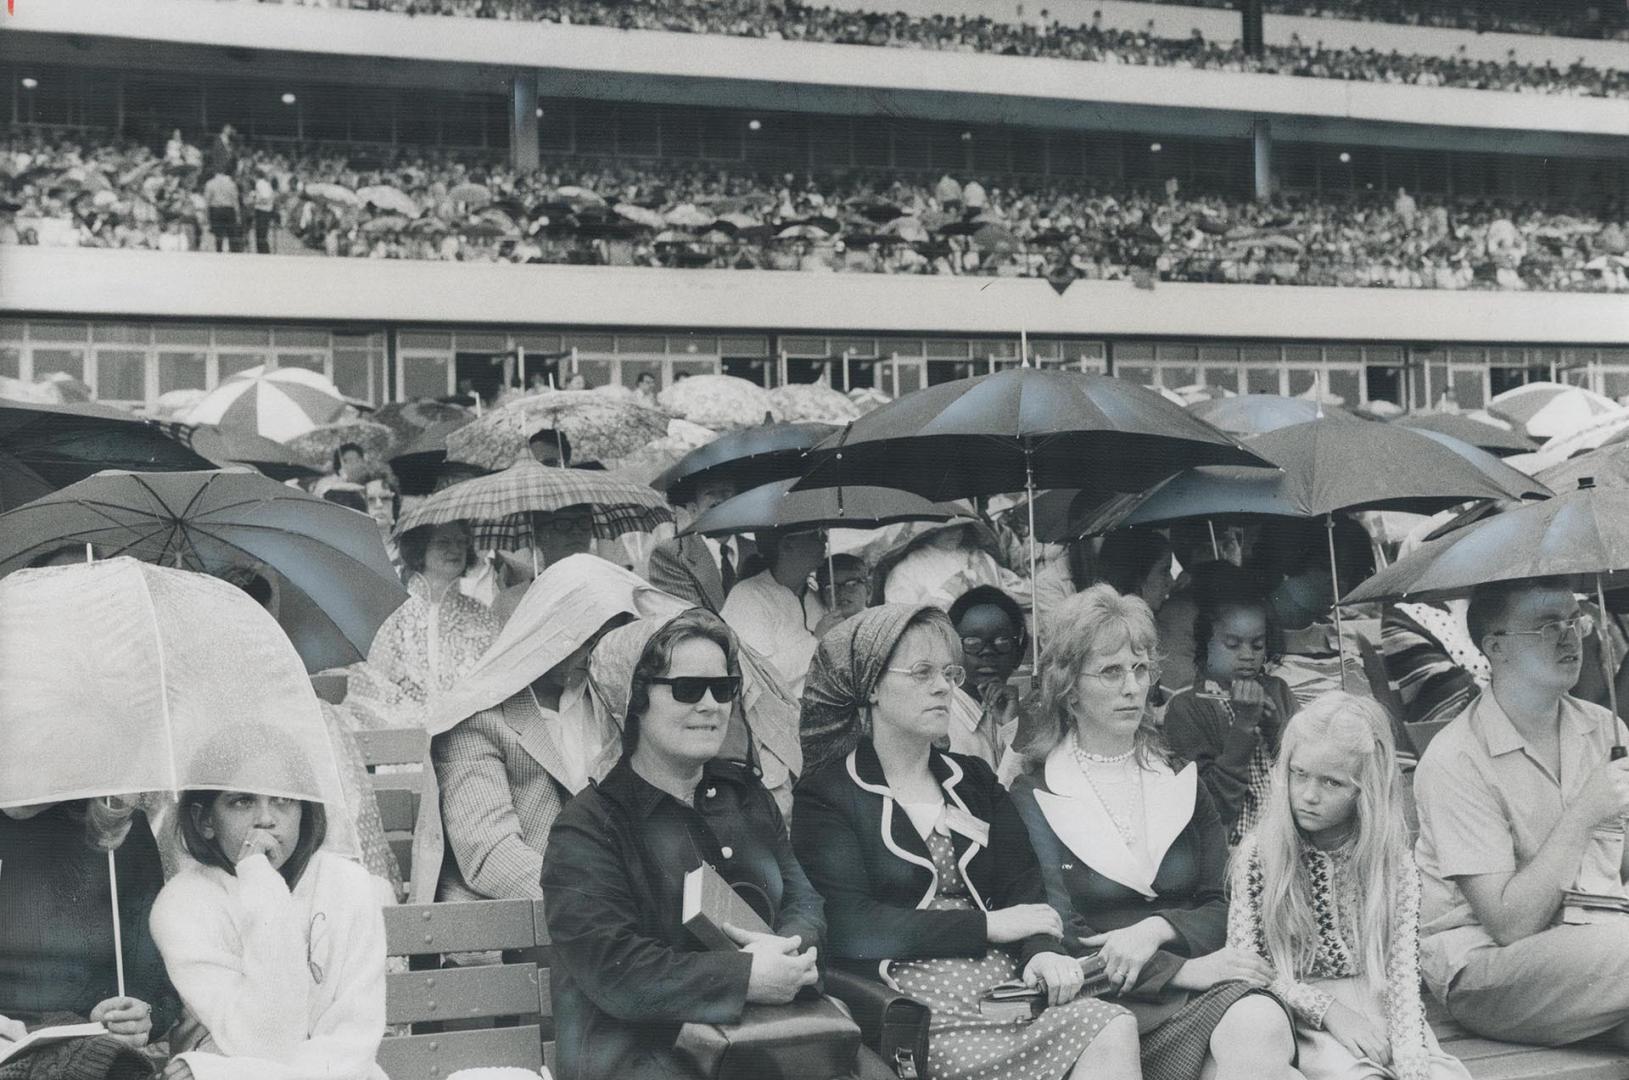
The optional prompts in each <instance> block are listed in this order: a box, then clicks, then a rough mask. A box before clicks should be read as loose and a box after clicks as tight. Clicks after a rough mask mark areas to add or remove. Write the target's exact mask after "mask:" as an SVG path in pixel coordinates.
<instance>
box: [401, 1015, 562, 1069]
mask: <svg viewBox="0 0 1629 1080" xmlns="http://www.w3.org/2000/svg"><path fill="white" fill-rule="evenodd" d="M378 1060H379V1065H380V1067H382V1068H383V1069H384V1070H385V1072H386V1074H387V1075H389V1077H390V1080H446V1077H448V1076H450V1075H451V1074H452V1073H455V1072H457V1071H458V1070H459V1069H475V1068H481V1067H483V1066H485V1067H488V1068H493V1067H497V1066H511V1067H514V1068H519V1069H530V1070H532V1071H533V1072H536V1071H537V1070H538V1069H539V1068H540V1067H541V1066H542V1064H543V1032H542V1029H541V1028H539V1027H537V1026H536V1025H533V1026H530V1027H513V1028H482V1029H481V1030H479V1031H448V1032H443V1033H441V1034H436V1035H403V1036H400V1037H398V1038H394V1039H386V1040H385V1041H384V1043H383V1044H381V1045H380V1047H379V1059H378Z"/></svg>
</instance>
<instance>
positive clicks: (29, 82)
mask: <svg viewBox="0 0 1629 1080" xmlns="http://www.w3.org/2000/svg"><path fill="white" fill-rule="evenodd" d="M39 85H40V81H39V80H38V79H36V78H34V76H32V75H25V76H23V89H24V90H32V89H34V88H35V87H37V86H39Z"/></svg>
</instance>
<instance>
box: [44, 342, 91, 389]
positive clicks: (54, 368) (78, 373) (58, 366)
mask: <svg viewBox="0 0 1629 1080" xmlns="http://www.w3.org/2000/svg"><path fill="white" fill-rule="evenodd" d="M59 371H60V372H62V373H63V374H65V375H72V376H73V377H74V378H76V379H83V378H84V377H85V350H83V349H35V350H34V381H35V382H38V381H39V380H41V379H43V378H45V377H46V376H47V375H55V374H56V373H57V372H59Z"/></svg>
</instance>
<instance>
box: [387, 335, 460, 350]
mask: <svg viewBox="0 0 1629 1080" xmlns="http://www.w3.org/2000/svg"><path fill="white" fill-rule="evenodd" d="M399 340H400V342H401V347H402V348H403V349H404V350H406V349H450V348H452V335H451V334H403V335H401V338H400V339H399Z"/></svg>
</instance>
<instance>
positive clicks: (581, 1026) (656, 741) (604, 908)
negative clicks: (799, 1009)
mask: <svg viewBox="0 0 1629 1080" xmlns="http://www.w3.org/2000/svg"><path fill="white" fill-rule="evenodd" d="M590 678H591V680H592V682H593V684H594V686H595V688H596V693H597V694H598V695H599V696H600V697H601V699H602V700H603V701H604V702H605V703H606V705H607V707H608V708H609V709H610V710H611V711H612V713H613V714H614V715H616V716H617V717H618V718H619V720H620V722H621V727H622V738H621V746H622V755H621V758H620V760H618V762H617V764H616V766H615V767H614V768H612V769H611V771H610V773H609V774H608V775H607V776H606V777H605V779H604V780H602V781H600V782H599V783H598V784H596V785H595V786H594V787H593V788H590V789H588V790H586V791H584V792H582V793H581V794H580V795H578V796H577V797H576V798H575V799H573V800H572V801H571V803H570V804H569V805H568V806H567V807H566V808H565V810H564V811H563V812H562V813H561V814H560V816H559V819H558V820H557V821H556V822H555V824H554V827H553V829H551V830H550V834H549V842H548V848H547V852H546V854H545V857H544V860H543V873H542V891H543V896H544V900H545V901H546V902H545V905H544V908H545V911H546V913H547V916H548V922H549V935H550V938H551V940H552V941H553V944H554V963H553V966H552V967H551V968H550V972H549V974H550V979H551V982H552V987H553V994H554V1017H555V1037H556V1044H555V1045H556V1050H557V1053H558V1058H557V1061H556V1071H557V1073H558V1074H559V1075H560V1076H561V1077H562V1078H564V1080H599V1078H604V1080H641V1078H650V1080H657V1078H664V1080H665V1078H668V1077H694V1076H698V1075H699V1074H698V1073H697V1072H696V1071H695V1070H694V1069H693V1068H691V1067H690V1066H689V1064H688V1063H687V1062H686V1061H684V1060H683V1059H681V1058H680V1057H679V1055H677V1054H676V1053H675V1052H674V1050H673V1044H674V1040H675V1038H676V1037H677V1035H678V1033H679V1028H680V1026H681V1025H682V1024H684V1023H686V1022H697V1023H713V1024H723V1023H731V1022H734V1021H737V1020H739V1019H740V1018H741V1014H742V1010H743V1008H744V1007H745V1006H746V1005H747V1004H749V1003H753V1004H762V1005H776V1004H786V1003H788V1002H790V1001H791V1000H792V999H793V998H794V997H795V996H797V995H798V994H799V993H800V992H802V991H803V989H804V988H805V987H812V986H814V984H815V983H816V981H817V979H818V971H817V968H816V958H817V955H818V952H817V950H818V948H819V945H820V941H821V938H822V937H823V936H824V933H825V921H824V918H823V916H822V903H821V900H820V897H819V895H817V894H816V893H815V891H814V889H813V888H812V887H811V886H810V885H809V881H808V879H807V878H806V877H805V876H804V873H803V870H802V868H801V867H800V866H799V865H798V862H797V860H796V859H795V858H794V857H793V855H792V848H791V844H790V843H789V841H788V839H787V835H786V824H785V820H784V819H783V818H782V816H781V812H780V809H779V808H778V807H777V806H776V805H775V800H774V799H773V798H772V797H771V796H770V794H769V792H768V791H767V790H765V788H764V786H763V784H762V783H761V782H760V780H759V778H758V776H757V775H756V773H755V770H754V769H753V767H752V760H751V759H752V757H753V755H752V754H751V753H750V751H749V752H748V753H747V755H746V760H738V759H736V758H735V757H734V756H733V755H729V754H728V753H727V751H726V740H727V736H728V734H729V729H730V712H731V704H732V702H733V701H734V700H735V699H736V697H737V696H738V695H739V693H740V690H741V685H742V673H741V666H740V662H739V658H738V654H737V646H736V643H735V637H734V635H733V634H732V633H731V632H730V630H729V629H728V627H726V626H725V625H724V623H723V622H722V621H721V620H720V619H719V618H718V617H717V616H715V615H713V614H711V613H710V612H707V611H705V610H703V609H700V608H691V609H689V610H687V611H684V612H682V613H680V614H678V615H675V616H671V617H664V618H656V619H641V620H639V621H637V622H633V623H629V624H628V625H625V626H620V627H618V628H616V629H614V630H611V631H610V632H609V633H607V634H606V635H605V636H604V638H603V639H602V640H601V641H600V642H599V644H598V645H597V646H596V647H595V649H594V652H593V656H592V659H591V661H590ZM703 862H706V863H709V864H711V865H712V866H714V867H715V868H717V869H718V871H719V872H720V874H721V875H722V876H723V877H724V878H725V880H727V881H729V882H730V884H732V885H733V886H735V888H736V890H737V892H739V893H741V894H743V895H744V896H749V897H751V898H753V899H754V900H756V901H757V902H756V903H754V905H753V906H754V907H755V909H756V910H757V912H758V914H759V915H760V916H761V917H763V919H764V922H765V923H766V924H768V925H769V926H770V927H771V928H772V931H773V932H772V933H756V934H754V933H749V932H745V931H736V930H731V931H726V932H727V933H730V934H731V936H732V937H733V938H734V939H735V940H736V942H737V944H738V945H739V946H740V948H739V949H735V950H729V949H722V950H710V949H707V948H704V947H703V946H702V945H701V943H700V942H698V941H697V940H696V939H695V938H694V937H693V936H692V935H691V934H690V933H689V932H688V931H687V930H685V929H684V927H683V925H682V922H683V914H682V909H683V893H684V885H683V883H684V876H685V874H686V873H687V872H688V871H690V870H692V869H694V868H696V867H697V866H699V865H701V864H702V863H703Z"/></svg>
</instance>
